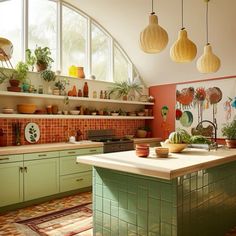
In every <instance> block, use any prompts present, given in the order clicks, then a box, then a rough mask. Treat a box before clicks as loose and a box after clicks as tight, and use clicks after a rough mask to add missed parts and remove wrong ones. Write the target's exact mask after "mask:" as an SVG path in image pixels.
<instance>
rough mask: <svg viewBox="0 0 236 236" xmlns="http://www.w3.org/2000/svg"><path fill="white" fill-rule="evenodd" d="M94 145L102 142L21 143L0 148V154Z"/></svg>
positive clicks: (60, 149) (48, 150)
mask: <svg viewBox="0 0 236 236" xmlns="http://www.w3.org/2000/svg"><path fill="white" fill-rule="evenodd" d="M95 147H103V143H101V142H92V143H84V144H70V143H50V144H48V143H47V144H32V145H22V146H8V147H1V148H0V156H3V155H15V154H26V153H35V152H50V151H62V150H69V149H80V148H81V149H82V148H95Z"/></svg>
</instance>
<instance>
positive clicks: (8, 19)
mask: <svg viewBox="0 0 236 236" xmlns="http://www.w3.org/2000/svg"><path fill="white" fill-rule="evenodd" d="M20 9H22V6H21V1H19V0H11V1H3V2H0V29H1V37H4V38H7V39H8V40H10V41H11V42H12V44H13V47H14V49H13V54H12V59H11V63H12V64H13V66H15V65H16V63H17V62H18V61H20V60H21V59H22V55H21V54H22V52H21V50H22V41H21V31H22V29H21V19H22V15H21V14H22V12H21V10H20ZM4 67H6V65H5V64H4Z"/></svg>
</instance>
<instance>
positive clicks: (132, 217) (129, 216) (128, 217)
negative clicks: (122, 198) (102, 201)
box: [119, 208, 137, 224]
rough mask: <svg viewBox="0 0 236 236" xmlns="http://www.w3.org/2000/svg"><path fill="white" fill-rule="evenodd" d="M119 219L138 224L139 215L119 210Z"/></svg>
mask: <svg viewBox="0 0 236 236" xmlns="http://www.w3.org/2000/svg"><path fill="white" fill-rule="evenodd" d="M119 218H120V219H122V220H123V221H125V222H127V223H130V224H137V214H136V213H133V212H131V211H128V210H126V209H122V208H119Z"/></svg>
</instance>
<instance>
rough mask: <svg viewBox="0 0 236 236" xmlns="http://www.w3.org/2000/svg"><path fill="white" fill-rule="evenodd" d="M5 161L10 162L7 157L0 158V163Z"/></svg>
mask: <svg viewBox="0 0 236 236" xmlns="http://www.w3.org/2000/svg"><path fill="white" fill-rule="evenodd" d="M7 160H10V158H9V157H3V158H0V161H7Z"/></svg>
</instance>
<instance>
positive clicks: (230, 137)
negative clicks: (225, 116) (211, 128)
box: [221, 118, 236, 148]
mask: <svg viewBox="0 0 236 236" xmlns="http://www.w3.org/2000/svg"><path fill="white" fill-rule="evenodd" d="M221 131H222V134H223V136H225V137H226V139H225V142H226V145H227V147H229V148H236V118H235V119H234V120H233V121H231V122H228V123H226V124H224V125H223V127H222V129H221Z"/></svg>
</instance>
